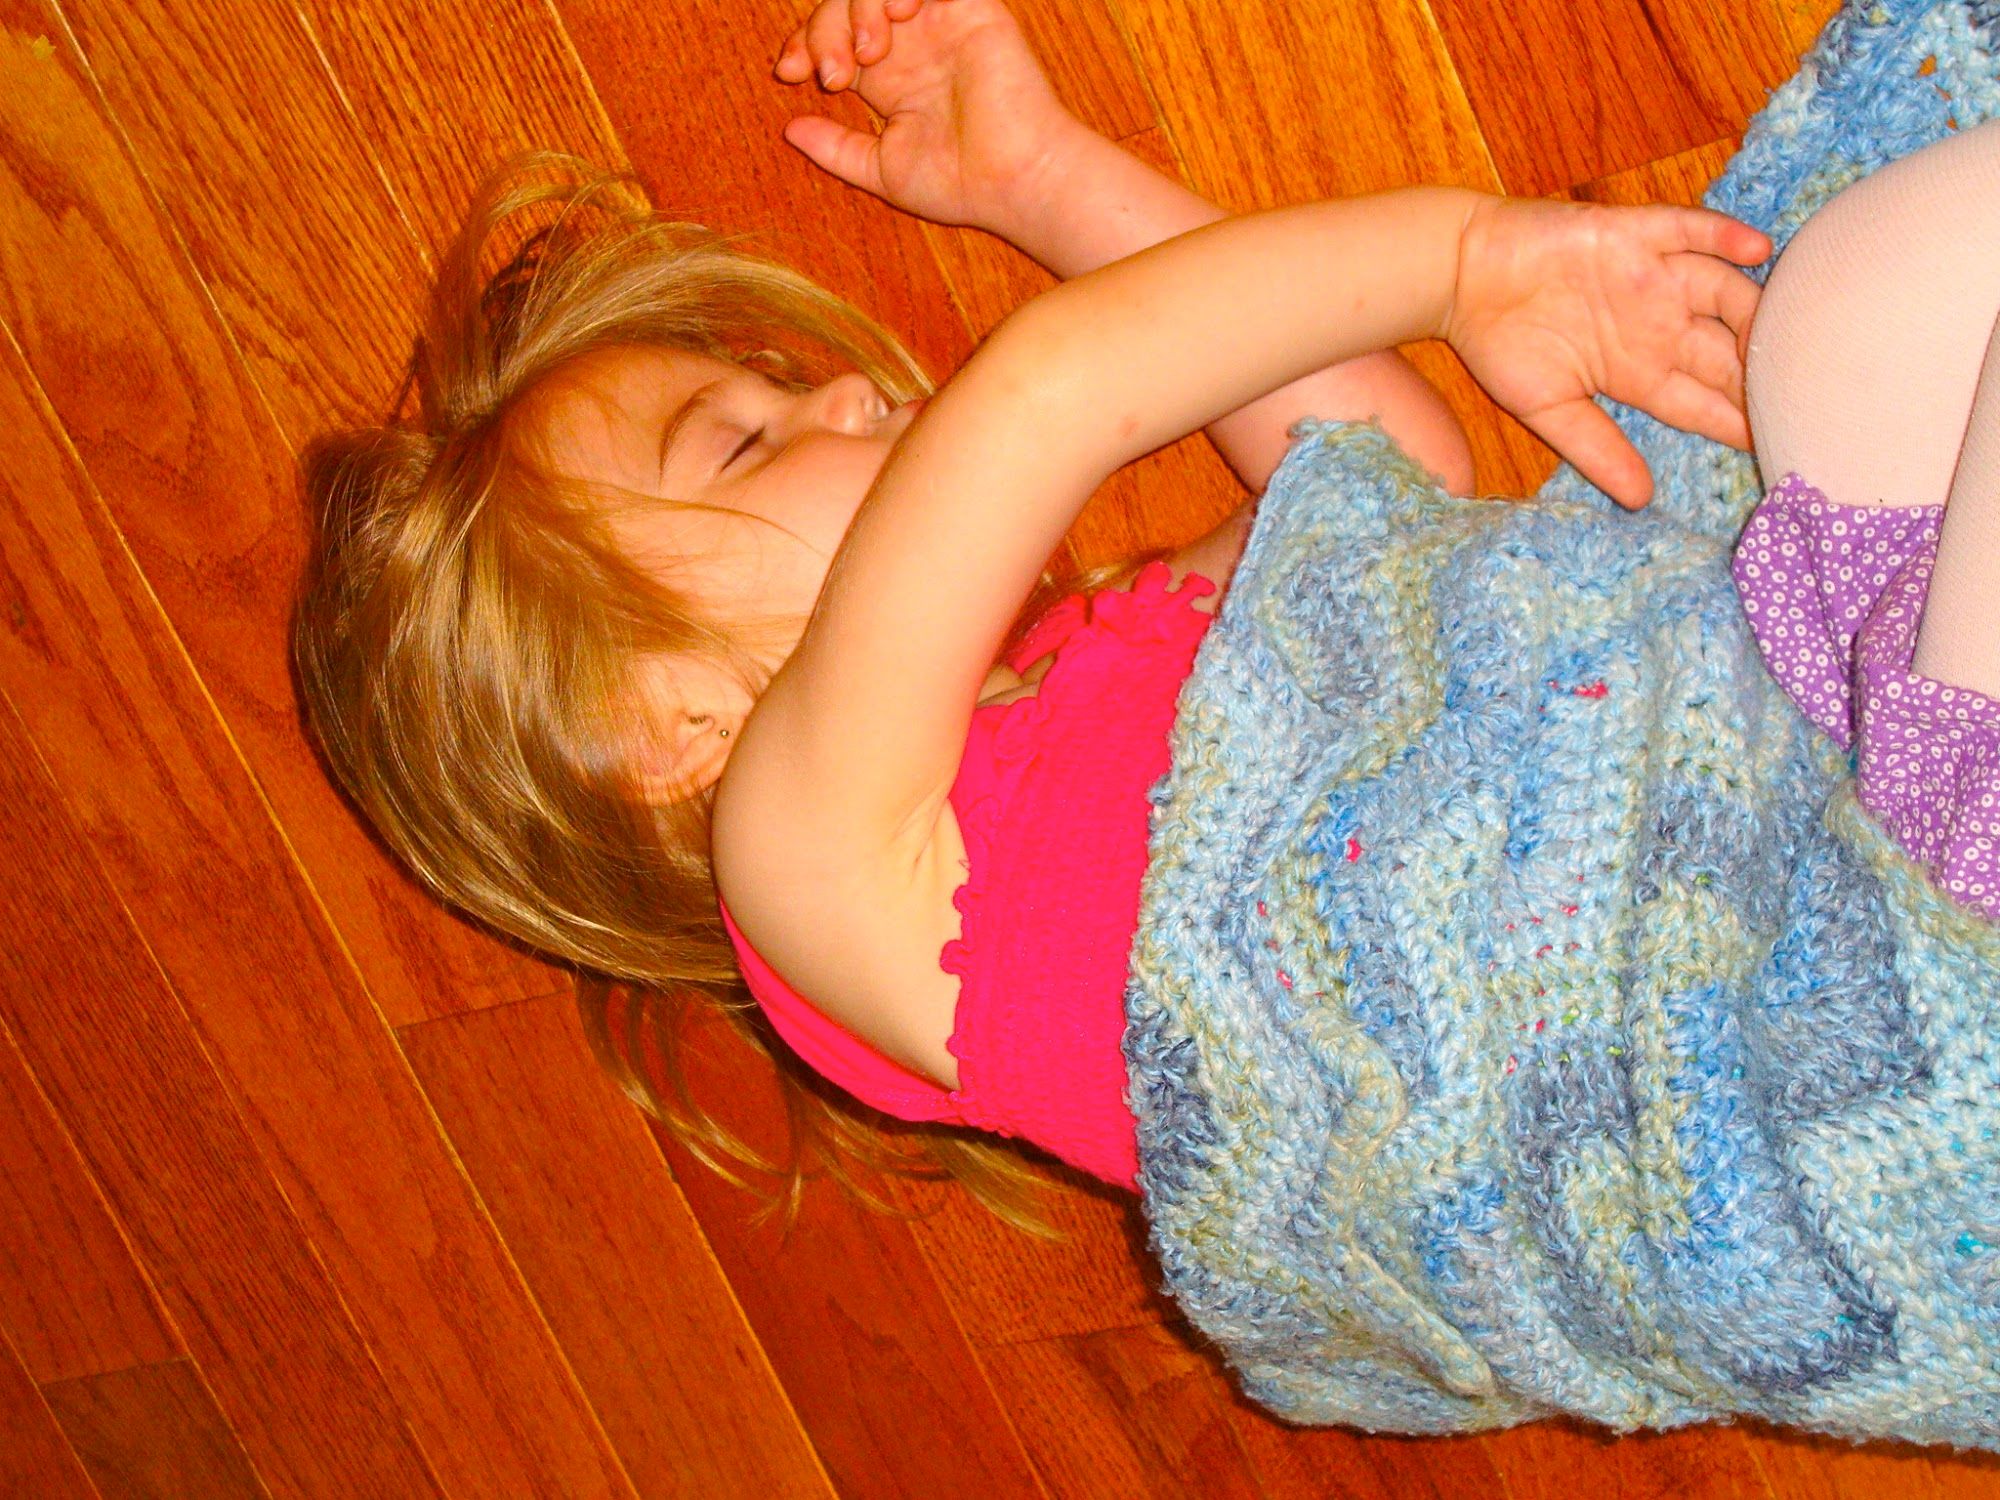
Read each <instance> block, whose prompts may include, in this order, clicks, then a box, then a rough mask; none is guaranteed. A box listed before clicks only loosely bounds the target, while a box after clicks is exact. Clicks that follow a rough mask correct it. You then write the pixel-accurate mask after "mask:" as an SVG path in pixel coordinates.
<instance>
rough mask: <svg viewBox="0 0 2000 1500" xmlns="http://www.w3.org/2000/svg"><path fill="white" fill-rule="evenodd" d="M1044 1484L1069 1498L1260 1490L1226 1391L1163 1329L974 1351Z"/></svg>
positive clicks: (1208, 1499)
mask: <svg viewBox="0 0 2000 1500" xmlns="http://www.w3.org/2000/svg"><path fill="white" fill-rule="evenodd" d="M983 1358H984V1359H985V1361H986V1364H987V1367H988V1369H990V1370H991V1371H992V1372H993V1379H994V1383H995V1384H996V1385H997V1386H998V1387H999V1389H1000V1390H1001V1391H1002V1393H1003V1395H1004V1397H1005V1399H1006V1401H1007V1404H1008V1406H1009V1408H1010V1409H1011V1410H1012V1412H1013V1414H1014V1421H1015V1423H1016V1425H1017V1426H1018V1427H1019V1428H1020V1431H1021V1437H1022V1440H1023V1441H1024V1442H1025V1443H1026V1444H1027V1446H1028V1451H1029V1452H1030V1453H1031V1454H1032V1455H1033V1456H1034V1460H1035V1467H1036V1468H1037V1469H1038V1470H1039V1471H1040V1472H1041V1475H1042V1478H1043V1480H1044V1481H1045V1482H1046V1483H1047V1485H1048V1488H1049V1493H1050V1494H1051V1495H1055V1496H1058V1497H1074V1500H1097V1497H1098V1496H1102V1495H1118V1496H1126V1497H1131V1500H1260V1497H1261V1496H1262V1495H1263V1493H1264V1491H1263V1489H1262V1487H1261V1486H1260V1485H1259V1483H1258V1481H1257V1478H1256V1476H1255V1474H1254V1473H1253V1472H1252V1470H1251V1467H1250V1463H1249V1460H1248V1459H1247V1458H1246V1457H1245V1455H1244V1453H1243V1450H1242V1447H1241V1446H1240V1445H1239V1444H1238V1442H1237V1440H1236V1429H1235V1427H1234V1425H1233V1423H1232V1421H1231V1419H1230V1412H1229V1406H1230V1402H1231V1399H1232V1398H1231V1393H1230V1391H1229V1390H1228V1387H1227V1385H1226V1384H1225V1383H1224V1382H1223V1381H1222V1380H1221V1378H1220V1377H1219V1376H1218V1375H1217V1374H1216V1373H1215V1371H1214V1369H1213V1368H1212V1367H1211V1366H1210V1365H1209V1364H1208V1362H1207V1361H1206V1360H1205V1359H1204V1358H1203V1357H1202V1356H1200V1355H1198V1354H1196V1353H1195V1352H1194V1351H1193V1350H1192V1349H1191V1348H1190V1347H1189V1345H1188V1343H1187V1341H1186V1337H1185V1335H1184V1334H1182V1333H1180V1332H1178V1331H1176V1330H1169V1329H1165V1328H1157V1327H1149V1328H1121V1329H1113V1330H1111V1331H1109V1332H1106V1333H1099V1334H1080V1335H1066V1336H1062V1337H1058V1338H1052V1339H1043V1340H1040V1341H1037V1342H1034V1343H1026V1344H1009V1345H1006V1346H1005V1347H999V1348H993V1349H988V1350H986V1351H984V1354H983Z"/></svg>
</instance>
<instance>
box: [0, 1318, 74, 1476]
mask: <svg viewBox="0 0 2000 1500" xmlns="http://www.w3.org/2000/svg"><path fill="white" fill-rule="evenodd" d="M0 1500H98V1489H97V1486H96V1485H94V1484H92V1483H91V1482H90V1474H89V1472H88V1471H87V1470H85V1468H84V1467H83V1463H82V1460H80V1459H79V1458H78V1457H77V1456H76V1452H75V1450H74V1449H72V1448H71V1447H70V1445H69V1439H68V1438H66V1437H65V1436H63V1430H62V1428H60V1427H58V1426H57V1425H56V1419H55V1414H54V1413H53V1412H51V1411H50V1410H49V1404H48V1402H47V1401H46V1400H44V1399H43V1397H42V1393H41V1392H40V1391H39V1390H37V1389H35V1382H34V1381H33V1380H32V1379H30V1378H29V1376H28V1372H27V1370H25V1369H24V1368H22V1365H21V1361H20V1359H19V1358H18V1357H17V1356H16V1355H15V1353H14V1350H13V1347H12V1346H11V1345H10V1344H9V1343H8V1342H7V1339H6V1336H5V1330H4V1329H0Z"/></svg>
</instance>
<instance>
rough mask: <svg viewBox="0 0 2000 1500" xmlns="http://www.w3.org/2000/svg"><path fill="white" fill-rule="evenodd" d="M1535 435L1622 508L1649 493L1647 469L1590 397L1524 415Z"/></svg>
mask: <svg viewBox="0 0 2000 1500" xmlns="http://www.w3.org/2000/svg"><path fill="white" fill-rule="evenodd" d="M1527 425H1528V426H1529V428H1530V429H1532V430H1533V432H1534V433H1535V435H1536V436H1537V437H1539V438H1541V440H1542V441H1543V442H1545V443H1547V444H1548V445H1549V446H1550V447H1551V448H1553V449H1555V450H1556V452H1557V453H1559V454H1561V455H1562V456H1563V457H1564V458H1566V459H1568V460H1569V462H1571V463H1572V464H1574V465H1575V466H1576V470H1577V472H1578V473H1579V474H1581V475H1583V477H1584V478H1585V479H1588V480H1589V481H1590V482H1591V483H1592V484H1594V485H1596V486H1597V487H1598V488H1599V489H1600V490H1603V491H1604V493H1605V494H1607V495H1609V496H1610V497H1611V498H1612V499H1613V500H1615V501H1617V502H1618V503H1619V504H1620V505H1622V506H1624V507H1625V509H1627V510H1638V509H1640V508H1641V507H1642V506H1644V505H1645V504H1646V503H1647V502H1648V501H1650V500H1651V499H1652V498H1653V473H1652V470H1650V469H1648V468H1647V467H1646V460H1645V459H1643V458H1641V457H1640V456H1639V450H1638V449H1637V448H1634V447H1633V446H1632V444H1631V443H1630V442H1629V441H1628V440H1627V439H1626V436H1625V434H1624V433H1623V432H1621V431H1620V430H1619V427H1618V424H1617V423H1616V422H1614V421H1612V420H1611V417H1610V414H1609V413H1607V412H1606V411H1605V410H1604V408H1603V407H1601V406H1599V405H1598V404H1597V403H1596V402H1595V401H1592V400H1589V399H1587V398H1581V399H1578V400H1575V401H1565V402H1564V403H1563V404H1562V405H1561V406H1552V407H1550V408H1548V410H1546V411H1542V412H1537V413H1536V414H1535V415H1534V416H1533V417H1530V418H1528V419H1527Z"/></svg>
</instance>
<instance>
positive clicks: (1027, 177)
mask: <svg viewBox="0 0 2000 1500" xmlns="http://www.w3.org/2000/svg"><path fill="white" fill-rule="evenodd" d="M857 28H867V29H868V40H867V42H866V43H865V44H863V43H861V42H860V40H859V32H858V30H857ZM820 69H830V70H831V71H830V74H826V75H823V74H821V73H820V72H819V70H820ZM775 71H776V73H777V76H778V77H779V78H780V79H782V80H784V81H786V82H794V83H796V82H803V81H804V80H806V79H807V78H811V77H815V76H819V77H822V83H823V86H824V87H826V88H828V89H829V90H833V91H838V90H839V89H842V88H845V87H847V86H849V85H850V84H851V85H852V86H853V87H854V89H855V91H856V92H857V93H858V94H859V95H860V96H861V98H862V100H863V101H864V102H865V103H867V104H868V105H869V106H870V107H871V108H872V109H874V110H875V111H876V112H877V113H878V114H880V115H881V116H882V117H883V126H882V130H881V132H880V134H879V135H878V134H876V133H875V132H872V131H856V130H849V129H847V128H846V127H844V126H841V125H838V124H836V123H835V122H834V121H833V120H831V119H828V118H826V117H825V116H821V115H804V116H800V117H798V118H796V119H794V120H792V121H789V122H788V123H787V125H786V127H785V138H786V139H787V140H788V141H790V142H791V144H792V145H794V146H796V147H797V148H798V149H799V150H801V151H802V152H804V153H805V154H806V156H807V157H808V158H809V159H810V160H812V161H813V162H814V163H815V164H816V165H818V166H819V167H821V168H822V169H823V170H825V171H827V172H829V173H831V174H832V175H834V176H836V177H838V178H840V179H841V180H842V181H843V182H847V183H851V184H853V185H854V186H856V187H859V188H862V189H864V190H865V191H868V192H871V193H874V194H876V195H877V196H879V197H881V198H883V199H884V200H886V201H887V202H889V203H891V204H893V205H894V206H896V207H897V208H900V209H903V210H904V211H906V212H908V213H912V214H916V215H918V216H919V217H921V218H926V219H931V220H934V221H936V222H939V223H949V224H972V225H976V226H978V227H979V228H982V229H985V230H987V231H988V232H989V233H992V234H996V235H998V236H999V237H1000V238H1002V239H1004V240H1006V241H1007V242H1008V243H1009V244H1011V245H1013V246H1014V247H1015V248H1017V249H1019V250H1020V251H1022V252H1023V253H1024V254H1026V255H1029V256H1031V257H1033V258H1034V259H1035V260H1037V261H1039V262H1040V263H1041V264H1042V265H1043V266H1045V267H1047V268H1048V269H1049V270H1050V271H1051V272H1053V273H1054V274H1055V275H1057V276H1059V277H1063V278H1069V277H1074V276H1080V275H1083V274H1084V273H1086V272H1089V271H1093V270H1096V269H1097V268H1098V267H1100V266H1103V265H1106V264H1108V263H1109V262H1111V261H1114V260H1118V259H1121V258H1122V257H1124V256H1127V255H1131V254H1134V253H1135V252H1137V251H1140V250H1144V249H1146V248H1148V247H1149V246H1152V245H1156V244H1158V243H1159V242H1160V241H1162V240H1165V239H1171V238H1172V237H1173V236H1175V235H1177V234H1182V233H1184V232H1186V231H1187V230H1190V229H1197V228H1200V227H1201V226H1203V225H1205V224H1210V223H1213V222H1215V221H1216V220H1218V219H1221V218H1225V217H1227V215H1226V213H1225V212H1224V210H1222V209H1221V208H1219V207H1217V206H1216V205H1215V204H1213V203H1210V202H1209V201H1207V200H1206V199H1204V198H1202V197H1200V196H1199V195H1197V194H1195V193H1192V192H1189V191H1188V190H1187V189H1186V188H1184V187H1182V186H1181V185H1180V184H1178V183H1176V182H1173V181H1171V180H1170V179H1169V178H1167V177H1165V176H1163V175H1162V174H1161V173H1159V172H1157V171H1155V170H1154V169H1153V168H1152V167H1150V166H1149V165H1147V164H1146V163H1145V162H1143V161H1141V160H1139V159H1138V158H1137V157H1135V156H1133V155H1132V154H1131V153H1129V152H1127V151H1125V150H1123V149H1122V148H1120V147H1119V146H1117V145H1115V144H1113V143H1112V142H1111V141H1109V140H1107V139H1105V138H1104V137H1103V136H1102V135H1100V134H1099V133H1098V132H1096V131H1094V130H1092V129H1090V128H1089V127H1088V126H1086V125H1084V124H1083V123H1082V122H1081V121H1079V120H1078V119H1077V118H1076V117H1075V116H1074V115H1072V114H1071V113H1070V112H1069V111H1068V110H1067V109H1065V108H1064V107H1063V106H1062V104H1061V102H1060V101H1059V100H1058V99H1057V98H1056V96H1055V93H1054V91H1053V90H1052V89H1051V88H1050V87H1049V84H1048V80H1047V78H1046V77H1045V76H1044V75H1043V73H1042V70H1041V66H1040V64H1039V63H1038V62H1037V61H1036V59H1035V56H1034V53H1033V51H1032V49H1031V48H1030V47H1029V46H1028V43H1027V39H1026V38H1025V37H1024V36H1023V35H1022V34H1021V29H1020V26H1019V24H1018V23H1017V22H1016V21H1015V19H1014V17H1013V15H1012V14H1011V13H1010V12H1009V11H1008V9H1007V6H1006V5H1005V4H1004V3H1003V0H888V3H887V4H886V5H884V4H883V3H882V0H822V3H821V4H820V5H819V6H817V7H816V8H815V10H814V11H813V13H812V14H811V15H810V16H809V17H808V18H807V20H806V21H805V22H803V23H802V24H801V25H800V26H799V27H798V29H797V30H796V31H794V32H793V34H792V35H791V37H789V38H788V39H787V40H786V44H785V46H784V48H783V49H782V51H781V52H780V54H779V58H778V62H777V66H776V69H775ZM1307 415H1316V416H1322V417H1334V418H1338V417H1346V416H1356V417H1359V416H1375V417H1377V418H1379V419H1380V421H1381V422H1382V425H1383V426H1384V427H1385V428H1386V429H1387V430H1388V431H1389V433H1390V435H1391V436H1393V437H1394V438H1396V440H1397V441H1398V442H1399V443H1401V444H1402V446H1403V448H1404V450H1405V451H1406V452H1408V453H1409V454H1410V455H1411V456H1412V457H1413V458H1415V459H1416V460H1417V461H1418V462H1419V463H1422V464H1423V465H1425V466H1426V467H1427V468H1429V469H1431V470H1432V471H1433V472H1434V473H1436V474H1437V475H1438V476H1439V477H1440V479H1441V480H1442V481H1443V483H1444V485H1445V487H1446V488H1447V489H1448V490H1450V491H1451V492H1452V493H1454V494H1466V493H1469V492H1470V491H1471V489H1472V485H1473V467H1472V449H1471V446H1470V445H1469V444H1468V442H1467V441H1466V437H1465V430H1464V428H1462V427H1461V426H1460V425H1459V422H1458V419H1457V418H1456V417H1455V416H1454V415H1453V414H1452V411H1451V408H1450V407H1449V406H1448V405H1446V403H1445V401H1444V398H1443V397H1442V396H1441V395H1439V394H1438V392H1437V391H1436V390H1435V389H1434V388H1433V387H1432V386H1431V384H1430V383H1429V382H1428V381H1427V380H1425V379H1424V378H1423V376H1421V375H1420V374H1418V373H1417V371H1416V369H1415V368H1414V367H1413V366H1412V365H1411V364H1410V363H1409V361H1408V360H1406V359H1404V358H1403V357H1402V355H1400V354H1398V353H1397V352H1396V351H1395V350H1393V349H1384V350H1378V351H1373V352H1370V353H1367V354H1363V355H1361V356H1359V357H1358V358H1356V359H1354V360H1351V361H1347V362H1345V363H1342V364H1340V365H1337V366H1335V367H1332V368H1329V369H1324V370H1320V371H1316V372H1314V373H1312V374H1310V375H1308V376H1306V377H1305V378H1304V379H1302V380H1298V381H1295V382H1293V383H1291V384H1290V385H1287V386H1286V387H1285V388H1284V389H1282V390H1278V391H1274V392H1271V393H1270V394H1268V395H1265V396H1263V397H1260V398H1259V399H1258V400H1256V401H1253V402H1251V403H1250V404H1249V405H1247V406H1245V407H1243V408H1241V409H1239V410H1236V411H1233V412H1227V413H1224V414H1223V415H1222V416H1220V417H1218V418H1217V419H1216V420H1215V421H1214V422H1212V423H1210V424H1209V426H1208V429H1207V430H1208V436H1209V439H1210V441H1211V442H1213V443H1214V445H1215V447H1216V450H1217V451H1218V452H1219V453H1220V454H1221V455H1222V457H1223V458H1224V460H1226V461H1227V462H1228V463H1229V465H1230V466H1231V467H1232V468H1233V469H1234V470H1235V471H1236V473H1237V475H1238V476H1239V477H1240V478H1241V479H1242V480H1243V482H1244V484H1246V485H1247V486H1248V487H1249V488H1250V489H1251V490H1252V491H1253V492H1256V493H1261V492H1262V491H1263V488H1264V484H1265V481H1266V480H1268V479H1269V478H1270V475H1271V471H1272V470H1273V469H1274V468H1276V467H1277V464H1278V461H1279V459H1281V458H1282V457H1283V456H1284V453H1285V449H1286V448H1287V446H1289V443H1290V438H1289V436H1288V433H1289V429H1290V428H1291V427H1292V425H1293V424H1294V423H1295V422H1297V421H1298V420H1299V418H1301V417H1303V416H1307Z"/></svg>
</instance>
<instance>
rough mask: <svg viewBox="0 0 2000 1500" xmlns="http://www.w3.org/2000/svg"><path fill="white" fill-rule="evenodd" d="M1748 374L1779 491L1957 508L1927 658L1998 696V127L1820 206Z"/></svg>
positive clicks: (1795, 250)
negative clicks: (1799, 486)
mask: <svg viewBox="0 0 2000 1500" xmlns="http://www.w3.org/2000/svg"><path fill="white" fill-rule="evenodd" d="M1989 347H1991V349H1992V351H1993V352H1992V354H1991V355H1990V356H1989ZM1745 373H1746V399H1747V405H1748V407H1749V415H1750V434H1751V438H1752V441H1753V442H1754V444H1755V447H1756V452H1757V461H1758V467H1759V468H1760V470H1761V471H1762V474H1763V478H1764V480H1765V482H1766V483H1767V484H1775V483H1776V482H1777V481H1778V480H1779V479H1781V478H1783V477H1784V476H1785V475H1786V474H1788V473H1797V474H1799V475H1801V476H1802V477H1803V478H1805V479H1806V481H1807V482H1809V483H1810V484H1812V485H1814V486H1815V487H1817V488H1818V489H1819V490H1820V491H1822V492H1823V493H1824V494H1825V495H1826V497H1827V498H1828V499H1829V500H1832V501H1834V502H1835V503H1837V504H1841V505H1887V506H1917V505H1946V506H1947V509H1946V512H1945V520H1944V530H1943V534H1942V536H1941V538H1940V542H1939V549H1938V565H1937V570H1936V573H1935V574H1934V575H1933V578H1932V583H1931V593H1930V599H1929V603H1928V604H1927V606H1926V608H1925V611H1924V621H1923V626H1922V629H1921V631H1920V632H1919V634H1918V638H1917V655H1916V661H1915V667H1916V670H1917V671H1919V672H1922V673H1924V674H1925V675H1927V676H1932V677H1938V678H1940V679H1942V680H1944V681H1946V682H1952V683H1956V684H1957V685H1959V686H1962V687H1970V688H1973V689H1975V690H1977V691H1979V692H1982V693H1985V694H1987V695H1988V696H1991V697H2000V121H1990V122H1988V123H1987V124H1984V125H1981V126H1979V127H1977V128H1975V129H1972V130H1967V131H1963V132H1961V133H1959V134H1955V135H1952V136H1949V137H1947V138H1946V139H1944V140H1942V141H1939V142H1937V143H1936V144H1934V145H1931V146H1927V147H1925V148H1924V149H1923V150H1921V151H1918V152H1915V153H1913V154H1912V155H1910V156H1906V157H1904V158H1902V159H1901V160H1899V161H1894V162H1891V163H1889V164H1888V165H1887V166H1885V167H1882V168H1880V169H1878V170H1877V171H1875V172H1873V173H1871V174H1870V175H1869V176H1867V177H1865V178H1863V179H1861V180H1860V181H1859V182H1857V183H1855V184H1853V185H1852V186H1851V187H1848V188H1847V189H1845V190H1844V191H1843V192H1841V193H1840V194H1838V195H1837V196H1836V197H1834V198H1833V199H1832V200H1831V201H1830V202H1829V203H1828V204H1827V205H1826V206H1825V207H1824V208H1822V209H1820V210H1819V212H1817V213H1816V214H1814V215H1813V217H1812V218H1811V219H1809V220H1808V221H1807V222H1806V224H1805V225H1804V226H1803V227H1802V228H1801V229H1800V230H1799V232H1798V233H1797V234H1796V235H1795V236H1794V237H1793V239H1792V241H1791V243H1790V244H1789V245H1788V246H1787V247H1786V249H1785V253H1784V254H1783V255H1782V256H1780V257H1779V260H1778V264H1777V266H1776V268H1775V269H1774V270H1773V271H1772V273H1771V277H1770V280H1769V282H1768V283H1767V285H1766V286H1765V289H1764V296H1763V300H1762V301H1761V303H1760V304H1759V306H1758V310H1757V319H1756V323H1755V325H1754V327H1753V328H1752V329H1751V338H1750V353H1749V361H1748V365H1747V369H1746V372H1745Z"/></svg>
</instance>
